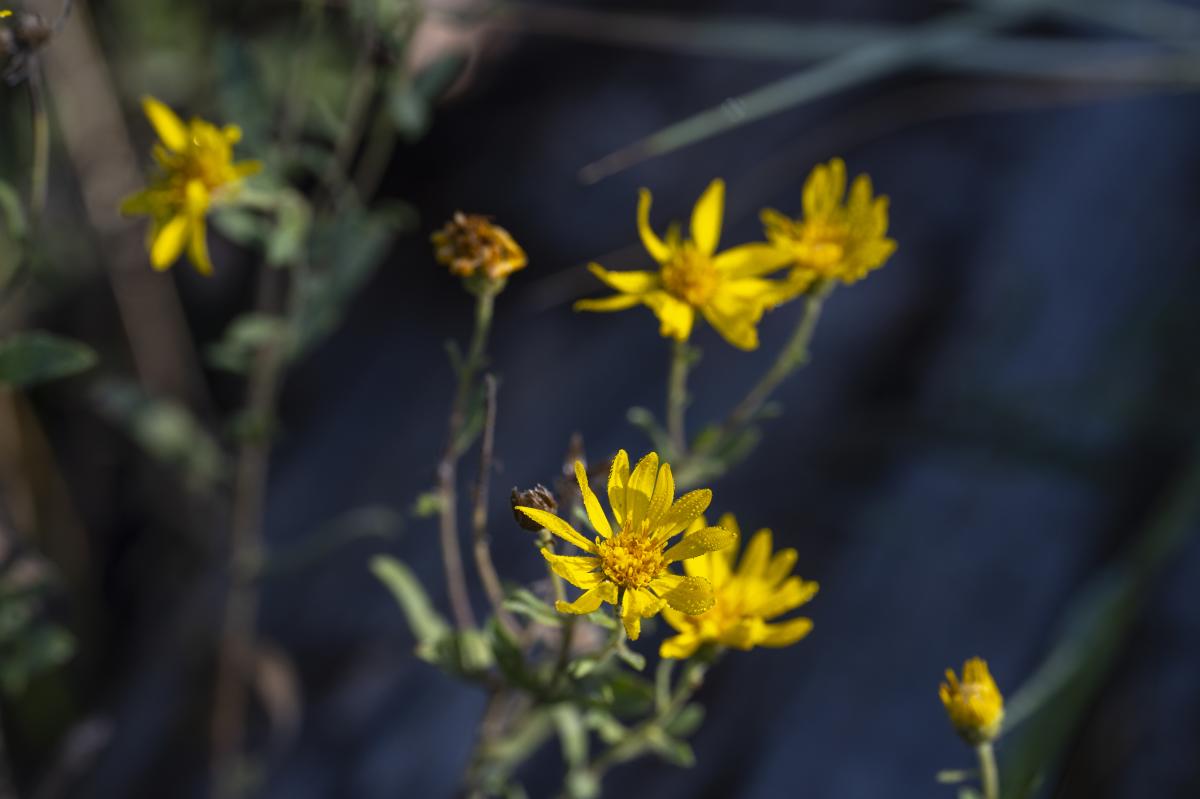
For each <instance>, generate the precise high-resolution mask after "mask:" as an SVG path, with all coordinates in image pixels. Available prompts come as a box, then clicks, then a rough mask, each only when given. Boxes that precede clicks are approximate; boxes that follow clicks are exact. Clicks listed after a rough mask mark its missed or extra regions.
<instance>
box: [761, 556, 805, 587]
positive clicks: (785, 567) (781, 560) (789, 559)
mask: <svg viewBox="0 0 1200 799" xmlns="http://www.w3.org/2000/svg"><path fill="white" fill-rule="evenodd" d="M796 557H797V555H796V550H794V549H781V550H779V551H778V552H776V553H775V555H774V556H773V557H772V558H771V564H770V565H769V566H767V568H766V570H765V571H764V572H763V581H764V582H766V583H767V584H768V585H775V584H776V583H778V582H779V581H780V580H782V579H783V578H785V577H787V576H788V575H789V574H791V573H792V567H793V566H795V565H796Z"/></svg>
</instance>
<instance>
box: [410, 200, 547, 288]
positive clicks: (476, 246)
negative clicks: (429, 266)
mask: <svg viewBox="0 0 1200 799" xmlns="http://www.w3.org/2000/svg"><path fill="white" fill-rule="evenodd" d="M430 240H431V241H432V242H433V247H434V251H433V254H434V257H435V258H436V259H437V262H438V263H440V264H445V265H446V266H448V267H450V273H451V274H453V275H458V276H459V277H471V276H472V275H477V274H481V273H482V274H483V275H484V276H486V277H487V278H488V279H489V280H502V279H504V278H506V277H508V276H509V275H511V274H512V273H513V272H516V271H517V270H518V269H524V268H525V264H526V262H527V259H526V257H525V251H524V250H523V249H521V246H520V245H519V244H517V242H516V240H515V239H513V237H512V236H511V235H510V234H509V232H508V231H507V230H505V229H504V228H502V227H500V226H499V225H494V224H492V222H491V220H489V219H488V218H487V217H486V216H480V215H479V214H464V213H463V212H462V211H458V212H456V213H455V214H454V218H453V219H451V220H450V221H449V222H447V223H446V224H445V226H444V227H443V228H442V229H441V230H439V231H437V232H436V233H434V234H433V235H432V236H431V237H430Z"/></svg>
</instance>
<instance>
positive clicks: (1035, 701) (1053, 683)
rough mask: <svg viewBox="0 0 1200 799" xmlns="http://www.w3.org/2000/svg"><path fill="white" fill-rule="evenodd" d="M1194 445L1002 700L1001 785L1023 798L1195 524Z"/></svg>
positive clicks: (1009, 795)
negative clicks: (1046, 648) (1124, 546)
mask: <svg viewBox="0 0 1200 799" xmlns="http://www.w3.org/2000/svg"><path fill="white" fill-rule="evenodd" d="M1198 514H1200V451H1197V452H1196V453H1195V454H1194V455H1193V458H1192V461H1191V463H1190V465H1189V466H1188V467H1187V468H1186V469H1185V470H1184V471H1183V472H1182V473H1181V475H1180V476H1179V478H1178V479H1177V480H1176V481H1175V482H1174V484H1173V485H1172V486H1171V488H1170V490H1169V491H1168V492H1167V493H1166V495H1165V497H1164V499H1163V501H1162V502H1161V503H1159V504H1158V505H1157V506H1156V508H1155V509H1154V510H1153V512H1152V513H1151V515H1150V517H1149V521H1148V522H1147V524H1146V526H1145V527H1144V528H1143V531H1142V533H1141V534H1140V535H1139V536H1138V538H1137V540H1136V541H1135V542H1134V544H1133V546H1132V548H1131V549H1130V550H1129V552H1128V553H1126V555H1125V557H1123V558H1122V559H1121V560H1120V561H1118V562H1117V563H1115V564H1113V565H1112V566H1110V567H1109V568H1107V569H1105V570H1104V571H1103V572H1102V573H1101V574H1099V575H1097V576H1096V577H1094V578H1093V579H1092V580H1091V581H1090V582H1089V583H1088V584H1087V585H1086V586H1085V587H1084V588H1083V590H1082V591H1081V592H1080V595H1079V597H1078V598H1077V599H1076V601H1075V602H1074V603H1073V607H1072V609H1071V611H1070V612H1069V613H1068V615H1067V618H1066V620H1065V622H1064V624H1063V630H1062V633H1061V635H1060V636H1059V639H1058V644H1057V645H1056V646H1055V648H1054V649H1053V650H1052V651H1051V652H1050V654H1049V655H1048V656H1047V657H1046V659H1045V660H1044V661H1043V663H1042V665H1041V667H1040V668H1039V669H1038V670H1037V671H1036V672H1035V673H1034V674H1033V676H1032V677H1030V678H1029V680H1027V681H1026V683H1025V684H1024V685H1023V686H1022V687H1021V688H1020V689H1019V690H1018V691H1016V692H1015V693H1014V694H1013V696H1012V698H1011V699H1010V701H1009V702H1008V709H1007V718H1006V728H1007V729H1014V732H1013V733H1012V734H1011V735H1006V737H1005V739H1004V740H1005V746H1004V757H1003V758H1002V771H1001V779H1000V785H1001V787H1002V791H1003V796H1004V799H1025V798H1026V797H1029V796H1031V795H1032V794H1033V792H1034V790H1035V789H1036V787H1037V785H1038V784H1039V783H1040V782H1041V780H1042V779H1043V778H1044V776H1045V775H1046V773H1047V772H1048V771H1050V770H1051V769H1052V768H1053V767H1054V763H1055V762H1056V760H1057V759H1058V757H1059V756H1060V755H1061V753H1062V752H1063V751H1064V749H1065V748H1066V746H1067V745H1068V744H1069V742H1070V739H1071V736H1072V735H1073V734H1074V732H1075V730H1076V728H1077V727H1078V725H1079V722H1080V721H1081V720H1082V718H1083V715H1084V714H1085V713H1086V712H1087V710H1088V708H1089V707H1091V705H1092V703H1093V701H1094V699H1095V696H1096V694H1097V692H1098V691H1099V690H1100V689H1101V688H1102V687H1103V686H1104V683H1105V680H1106V679H1107V678H1108V675H1109V673H1110V671H1111V670H1112V667H1113V666H1114V665H1115V663H1116V660H1117V658H1118V657H1119V656H1120V654H1121V652H1122V651H1123V645H1124V644H1125V643H1126V640H1127V638H1128V637H1129V635H1130V633H1131V632H1132V629H1133V625H1134V623H1135V622H1136V620H1137V619H1138V616H1139V613H1140V611H1141V609H1142V606H1143V605H1144V604H1145V601H1146V598H1147V596H1148V594H1149V592H1150V589H1151V588H1152V587H1153V585H1154V581H1155V579H1156V578H1157V577H1158V574H1159V571H1160V569H1161V568H1162V567H1163V566H1164V565H1165V564H1166V563H1167V562H1168V561H1169V560H1170V557H1171V555H1172V554H1174V553H1175V552H1176V551H1177V550H1178V548H1179V547H1180V546H1181V545H1182V544H1183V543H1184V542H1186V541H1187V539H1188V535H1189V534H1190V533H1192V532H1194V530H1195V528H1196V520H1197V515H1198Z"/></svg>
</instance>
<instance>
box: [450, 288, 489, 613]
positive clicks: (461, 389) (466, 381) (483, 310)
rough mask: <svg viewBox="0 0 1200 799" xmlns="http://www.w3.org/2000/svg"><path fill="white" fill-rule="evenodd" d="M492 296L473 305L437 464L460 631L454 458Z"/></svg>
mask: <svg viewBox="0 0 1200 799" xmlns="http://www.w3.org/2000/svg"><path fill="white" fill-rule="evenodd" d="M495 302H496V294H495V292H494V291H493V290H491V289H490V288H485V289H483V290H481V291H480V292H479V293H478V295H477V299H476V303H475V331H474V333H473V334H472V336H471V345H470V348H469V349H468V350H467V355H466V357H465V358H464V359H463V362H462V364H461V365H460V367H459V375H458V388H457V390H456V391H455V392H454V400H453V402H452V404H451V406H450V419H449V421H448V423H447V425H446V427H447V429H446V448H445V451H444V452H443V454H442V460H441V462H440V463H439V464H438V470H437V475H438V506H439V510H440V518H439V537H440V539H441V545H442V565H443V567H444V568H445V572H446V590H447V592H448V593H449V594H450V608H451V610H452V612H453V613H454V621H455V624H457V626H458V627H459V628H460V629H466V628H470V627H474V626H475V614H474V613H473V612H472V610H471V596H470V593H469V592H468V591H467V578H466V573H465V571H464V570H463V559H462V551H461V550H460V548H459V543H458V508H457V504H458V488H457V483H458V459H459V457H460V456H461V455H462V442H461V441H460V440H459V439H460V438H461V437H462V433H463V427H464V425H465V424H466V421H467V411H468V410H469V408H468V405H469V404H470V402H471V397H472V394H473V393H474V388H475V374H476V372H478V371H479V369H480V367H481V366H482V365H483V359H484V348H485V347H486V345H487V336H488V330H489V329H490V328H491V325H492V313H493V310H494V309H495Z"/></svg>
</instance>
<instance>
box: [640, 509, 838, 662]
mask: <svg viewBox="0 0 1200 799" xmlns="http://www.w3.org/2000/svg"><path fill="white" fill-rule="evenodd" d="M700 522H701V524H703V520H700ZM720 526H721V527H722V528H724V529H726V530H729V531H730V532H731V533H733V534H734V535H735V536H737V537H738V538H739V539H740V538H741V531H740V530H739V529H738V523H737V520H736V519H734V518H733V516H732V515H730V514H726V515H725V516H723V517H721V522H720ZM690 535H692V532H691V531H689V532H685V533H684V539H683V540H684V541H687V539H688V536H690ZM737 549H738V548H737V547H736V546H733V547H729V548H728V549H724V550H721V551H720V552H711V553H709V554H707V555H705V556H703V557H699V558H696V559H694V560H689V561H688V562H687V563H685V564H684V570H685V571H686V572H687V573H688V574H689V575H690V576H694V577H704V578H706V579H708V580H709V581H710V582H711V583H712V586H713V593H714V594H715V598H716V603H715V604H714V605H713V607H712V608H711V609H710V610H708V611H707V612H705V613H703V614H701V615H690V616H689V615H685V614H683V613H678V612H675V611H672V610H670V609H667V610H664V611H663V618H664V619H666V620H667V623H668V624H670V625H671V626H672V627H674V628H675V629H676V630H677V631H678V632H679V635H676V636H675V637H673V638H668V639H667V640H666V641H663V643H662V647H661V648H660V649H659V655H661V656H662V657H665V658H679V659H682V658H687V657H691V655H692V653H693V652H695V651H696V649H697V648H699V647H700V646H701V645H702V644H708V643H713V644H720V645H721V646H728V647H733V648H734V649H742V650H748V649H753V648H754V647H756V646H768V647H783V646H790V645H791V644H794V643H796V642H797V641H799V640H800V639H801V638H803V637H804V636H806V635H808V633H809V631H810V630H811V629H812V619H807V618H803V617H798V618H794V619H787V620H785V621H781V622H778V623H775V624H768V623H767V622H769V621H771V620H772V619H774V618H776V617H777V616H780V615H782V614H784V613H787V612H788V611H790V610H793V609H794V608H798V607H800V606H801V605H803V604H805V603H806V602H808V601H809V600H810V599H812V598H813V595H815V594H816V593H817V588H818V586H817V584H816V583H815V582H806V581H804V580H801V579H800V578H799V577H794V576H791V571H792V566H794V565H795V563H796V550H794V549H781V550H779V551H778V552H776V553H775V554H774V556H772V554H771V531H770V530H759V531H758V532H757V533H755V534H754V538H752V539H750V544H749V546H747V547H746V550H745V552H744V553H743V554H742V559H741V562H740V563H738V564H737V568H736V570H735V569H734V561H735V560H736V559H737Z"/></svg>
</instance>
